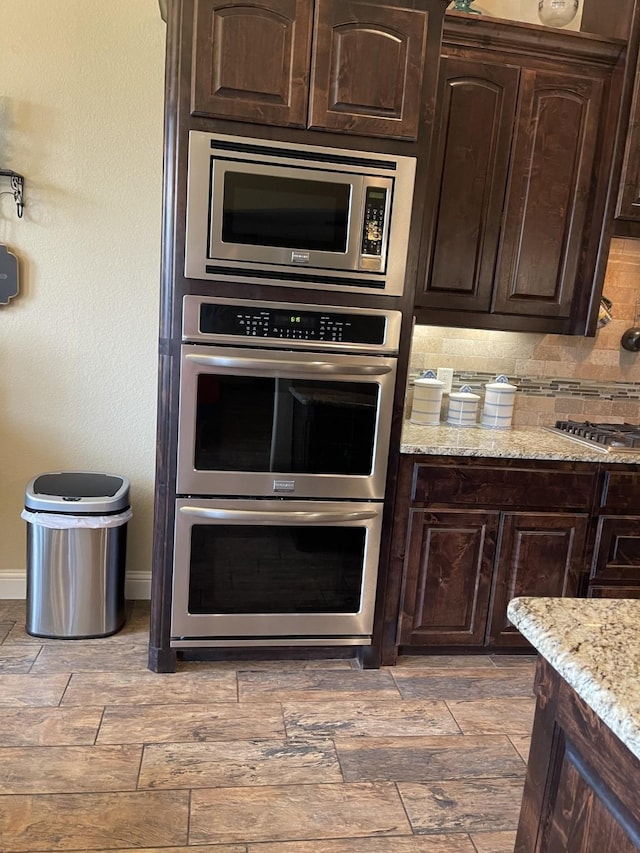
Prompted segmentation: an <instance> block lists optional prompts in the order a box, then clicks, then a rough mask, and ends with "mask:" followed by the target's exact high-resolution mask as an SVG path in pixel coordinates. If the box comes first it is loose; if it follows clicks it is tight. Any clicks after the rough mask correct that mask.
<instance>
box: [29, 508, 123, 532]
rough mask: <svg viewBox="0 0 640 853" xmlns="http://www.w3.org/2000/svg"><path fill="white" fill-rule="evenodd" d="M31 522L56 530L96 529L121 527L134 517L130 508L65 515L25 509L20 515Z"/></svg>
mask: <svg viewBox="0 0 640 853" xmlns="http://www.w3.org/2000/svg"><path fill="white" fill-rule="evenodd" d="M20 517H21V518H24V520H25V521H28V522H29V523H30V524H39V525H40V527H51V528H53V529H54V530H71V529H73V528H77V527H85V528H91V529H96V528H99V527H120V526H121V525H123V524H126V523H127V521H129V520H130V519H131V518H132V517H133V513H132V512H131V510H130V509H126V510H124V512H118V513H116V514H115V515H63V514H61V513H55V512H30V511H29V510H28V509H23V510H22V513H21V515H20Z"/></svg>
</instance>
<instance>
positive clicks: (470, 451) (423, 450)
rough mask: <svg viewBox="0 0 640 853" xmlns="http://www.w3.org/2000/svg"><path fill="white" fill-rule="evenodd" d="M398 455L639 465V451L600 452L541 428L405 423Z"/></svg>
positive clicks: (407, 421)
mask: <svg viewBox="0 0 640 853" xmlns="http://www.w3.org/2000/svg"><path fill="white" fill-rule="evenodd" d="M400 452H401V453H404V454H405V455H416V456H417V455H426V456H429V455H430V456H476V457H485V458H493V459H500V458H502V459H549V460H552V459H554V460H560V461H569V462H607V463H625V462H626V463H632V464H633V463H640V452H638V453H637V454H636V453H616V452H615V451H613V452H609V453H603V452H602V451H599V450H594V449H591V448H589V447H586V446H585V445H583V444H580V443H578V442H576V441H572V440H571V439H570V438H567V437H566V436H563V435H561V434H560V433H553V432H549V431H548V430H547V429H545V428H544V427H528V428H523V427H514V428H513V429H506V430H496V429H486V428H483V427H481V426H477V427H466V428H461V427H455V426H449V425H447V424H440V425H434V426H424V425H423V424H415V423H412V422H411V421H409V420H405V421H404V422H403V425H402V438H401V441H400Z"/></svg>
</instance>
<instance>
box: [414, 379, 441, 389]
mask: <svg viewBox="0 0 640 853" xmlns="http://www.w3.org/2000/svg"><path fill="white" fill-rule="evenodd" d="M413 384H414V385H422V386H423V387H428V388H444V382H443V381H442V380H441V379H428V378H424V377H422V378H420V379H416V380H414V383H413Z"/></svg>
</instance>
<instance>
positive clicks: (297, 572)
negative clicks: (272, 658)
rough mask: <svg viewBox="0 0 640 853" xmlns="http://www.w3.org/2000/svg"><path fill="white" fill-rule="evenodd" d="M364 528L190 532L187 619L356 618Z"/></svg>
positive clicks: (201, 528) (217, 527)
mask: <svg viewBox="0 0 640 853" xmlns="http://www.w3.org/2000/svg"><path fill="white" fill-rule="evenodd" d="M366 536H367V534H366V529H365V528H364V527H340V526H337V525H333V526H332V525H327V526H325V525H321V526H314V527H312V526H309V527H305V526H298V525H296V526H284V525H283V526H277V525H276V526H271V525H268V526H260V525H230V524H229V525H225V524H214V525H211V524H208V525H207V524H201V525H199V524H196V525H194V526H193V527H192V529H191V563H190V567H189V612H190V613H195V614H200V613H202V614H206V613H212V614H214V613H219V614H235V613H357V612H358V611H359V610H360V602H361V589H362V581H363V574H364V568H363V567H364V563H365V560H364V555H365V548H366Z"/></svg>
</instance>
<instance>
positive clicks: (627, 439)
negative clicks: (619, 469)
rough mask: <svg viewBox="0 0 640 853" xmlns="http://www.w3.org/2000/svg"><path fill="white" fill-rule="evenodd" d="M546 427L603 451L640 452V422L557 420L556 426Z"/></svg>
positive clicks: (550, 430)
mask: <svg viewBox="0 0 640 853" xmlns="http://www.w3.org/2000/svg"><path fill="white" fill-rule="evenodd" d="M545 429H547V430H548V431H549V432H556V433H560V434H561V435H564V436H565V437H566V438H569V439H571V440H572V441H577V442H579V443H580V444H584V445H586V446H587V447H591V448H593V449H594V450H599V451H601V452H602V453H640V424H597V423H591V422H590V421H556V425H555V426H553V427H545Z"/></svg>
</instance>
